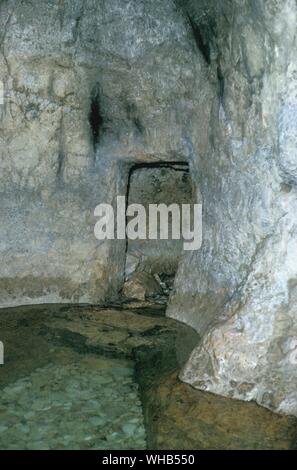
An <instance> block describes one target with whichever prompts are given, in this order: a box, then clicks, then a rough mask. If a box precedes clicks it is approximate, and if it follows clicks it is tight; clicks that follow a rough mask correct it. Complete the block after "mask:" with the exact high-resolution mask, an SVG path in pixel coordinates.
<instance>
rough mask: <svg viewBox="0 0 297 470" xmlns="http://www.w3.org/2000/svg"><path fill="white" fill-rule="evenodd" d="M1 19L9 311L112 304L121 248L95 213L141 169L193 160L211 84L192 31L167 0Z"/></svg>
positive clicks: (60, 8) (38, 5)
mask: <svg viewBox="0 0 297 470" xmlns="http://www.w3.org/2000/svg"><path fill="white" fill-rule="evenodd" d="M0 18H1V19H0V30H1V36H0V80H2V81H3V83H4V91H5V100H4V106H1V121H0V170H1V171H0V194H1V238H0V240H1V245H0V249H1V259H2V263H1V272H0V280H1V282H0V297H1V305H2V306H13V305H18V304H24V303H27V304H32V303H40V302H42V303H45V302H69V301H71V302H90V303H94V302H102V301H105V300H106V299H108V300H110V299H111V298H116V297H117V295H118V292H119V290H120V289H121V287H122V283H123V276H124V266H125V241H122V242H121V241H119V242H118V243H112V242H110V241H106V242H99V241H97V240H96V238H95V237H94V233H93V229H94V225H95V222H96V220H97V219H96V218H95V217H94V215H93V214H94V209H95V207H96V206H97V204H99V203H101V202H104V203H112V202H113V201H114V199H115V197H116V196H118V195H123V196H124V195H126V191H127V184H128V174H129V170H130V168H131V167H132V166H133V165H134V164H136V163H137V162H148V163H154V162H155V161H157V162H160V161H176V160H177V161H180V160H185V155H184V154H183V152H182V148H181V143H180V142H181V138H182V137H183V136H184V135H185V133H187V132H188V131H189V128H192V116H193V115H195V114H198V112H199V103H198V100H197V98H196V94H197V93H198V94H199V90H200V89H201V88H202V81H206V76H207V71H206V67H205V65H204V63H203V62H201V59H200V56H199V55H198V54H197V53H196V46H195V42H194V39H193V37H192V32H191V29H190V27H189V25H188V23H187V21H186V20H185V18H184V17H183V16H182V15H181V14H180V12H179V11H178V10H177V9H176V7H175V5H174V2H173V1H171V0H169V1H166V2H164V1H162V0H157V1H155V2H153V3H152V2H149V1H146V0H143V1H139V0H133V1H132V2H128V1H122V0H112V1H110V2H105V1H103V0H100V1H97V0H96V1H94V0H75V1H73V0H66V1H63V2H60V1H58V0H53V1H52V0H43V1H42V2H40V1H39V0H34V1H32V2H29V3H28V2H26V3H22V2H18V1H15V0H6V1H2V2H1V5H0ZM203 77H205V80H204V78H203Z"/></svg>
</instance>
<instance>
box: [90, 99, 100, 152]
mask: <svg viewBox="0 0 297 470" xmlns="http://www.w3.org/2000/svg"><path fill="white" fill-rule="evenodd" d="M89 123H90V126H91V131H92V136H93V145H94V148H95V147H96V145H97V144H98V143H99V140H100V131H101V128H102V125H103V117H102V115H101V110H100V97H99V92H98V91H96V92H95V93H94V95H93V96H92V98H91V109H90V114H89Z"/></svg>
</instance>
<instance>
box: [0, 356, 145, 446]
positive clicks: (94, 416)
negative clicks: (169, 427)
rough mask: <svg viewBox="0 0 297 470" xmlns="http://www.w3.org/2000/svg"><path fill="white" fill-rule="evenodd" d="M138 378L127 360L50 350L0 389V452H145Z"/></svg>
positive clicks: (131, 364) (131, 363)
mask: <svg viewBox="0 0 297 470" xmlns="http://www.w3.org/2000/svg"><path fill="white" fill-rule="evenodd" d="M2 370H3V369H2ZM0 372H1V370H0ZM133 375H134V368H133V362H131V361H128V360H119V359H110V358H105V357H104V358H103V357H98V356H94V355H92V354H86V355H77V354H75V353H73V352H72V351H71V350H70V351H69V350H63V348H60V349H59V348H58V349H57V348H54V349H51V350H50V354H49V363H48V364H46V365H44V366H42V367H38V368H36V369H35V370H33V371H31V373H29V374H28V375H27V376H25V377H22V378H19V379H18V380H16V381H13V382H10V383H9V384H7V385H6V386H4V388H2V389H1V390H0V417H1V419H0V449H5V450H10V449H33V450H38V449H44V450H46V449H111V450H113V449H118V450H122V449H145V447H146V441H145V429H144V424H143V414H142V407H141V403H140V398H139V391H138V385H137V384H136V383H135V381H134V379H133Z"/></svg>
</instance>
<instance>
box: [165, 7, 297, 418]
mask: <svg viewBox="0 0 297 470" xmlns="http://www.w3.org/2000/svg"><path fill="white" fill-rule="evenodd" d="M207 3H208V5H209V11H208V14H207V15H206V16H205V15H203V12H204V11H205V12H206V10H204V8H203V2H200V3H199V2H187V3H186V7H187V10H188V12H189V14H190V15H192V17H193V21H194V22H195V24H197V25H198V26H197V27H199V25H200V23H201V26H200V30H201V31H205V30H206V31H208V34H209V41H210V49H211V55H212V54H214V55H215V56H216V58H217V59H216V67H217V71H218V79H219V80H218V96H217V98H216V99H214V100H213V102H212V109H211V121H210V123H209V126H208V145H207V147H205V148H201V147H200V148H199V147H196V146H195V153H194V155H195V164H194V165H195V169H196V172H197V176H196V177H197V182H198V184H199V187H200V190H201V193H202V197H203V201H204V243H203V247H202V249H201V251H200V252H198V253H194V254H192V255H185V256H184V262H183V263H182V264H181V266H180V269H179V273H178V276H177V279H176V295H175V296H174V297H173V298H172V302H171V306H170V309H169V315H171V316H173V317H176V318H180V319H183V320H184V321H187V322H189V323H190V324H191V325H193V326H194V327H195V328H196V329H197V330H198V332H199V333H200V334H201V335H203V340H202V342H201V344H200V345H199V346H198V347H197V349H195V351H194V352H193V354H192V356H191V358H190V360H189V362H188V364H187V366H186V367H185V369H184V370H183V372H182V374H181V378H182V379H183V380H185V381H186V382H188V383H190V384H192V385H193V386H195V387H197V388H200V389H203V390H208V391H211V392H215V393H219V394H222V395H225V396H230V397H234V398H240V399H245V400H256V401H257V402H258V403H260V404H261V405H264V406H266V407H268V408H271V409H273V410H277V411H279V412H284V413H289V414H290V413H292V414H295V415H296V414H297V392H296V379H297V369H296V355H297V352H296V351H297V350H296V345H297V329H296V328H297V321H296V320H297V318H296V278H297V238H296V233H297V232H296V230H297V225H296V208H297V207H296V164H297V160H296V129H297V128H296V115H297V114H296V110H297V108H296V104H297V101H296V91H297V87H296V50H297V49H296V3H295V2H294V1H290V0H289V1H281V2H280V1H271V2H266V1H257V2H253V1H232V2H220V5H219V6H218V5H217V9H216V8H215V3H218V2H213V8H212V2H207ZM200 7H201V8H200ZM210 66H212V64H211V65H210ZM219 85H220V86H219ZM190 294H191V295H192V298H191V299H189V297H190Z"/></svg>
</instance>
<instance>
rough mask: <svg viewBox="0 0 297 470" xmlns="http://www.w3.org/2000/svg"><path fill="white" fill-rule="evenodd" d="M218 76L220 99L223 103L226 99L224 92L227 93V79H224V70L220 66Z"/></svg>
mask: <svg viewBox="0 0 297 470" xmlns="http://www.w3.org/2000/svg"><path fill="white" fill-rule="evenodd" d="M217 74H218V80H219V98H220V100H221V102H222V101H223V98H224V92H225V79H224V76H223V73H222V69H221V67H220V66H218V69H217Z"/></svg>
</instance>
